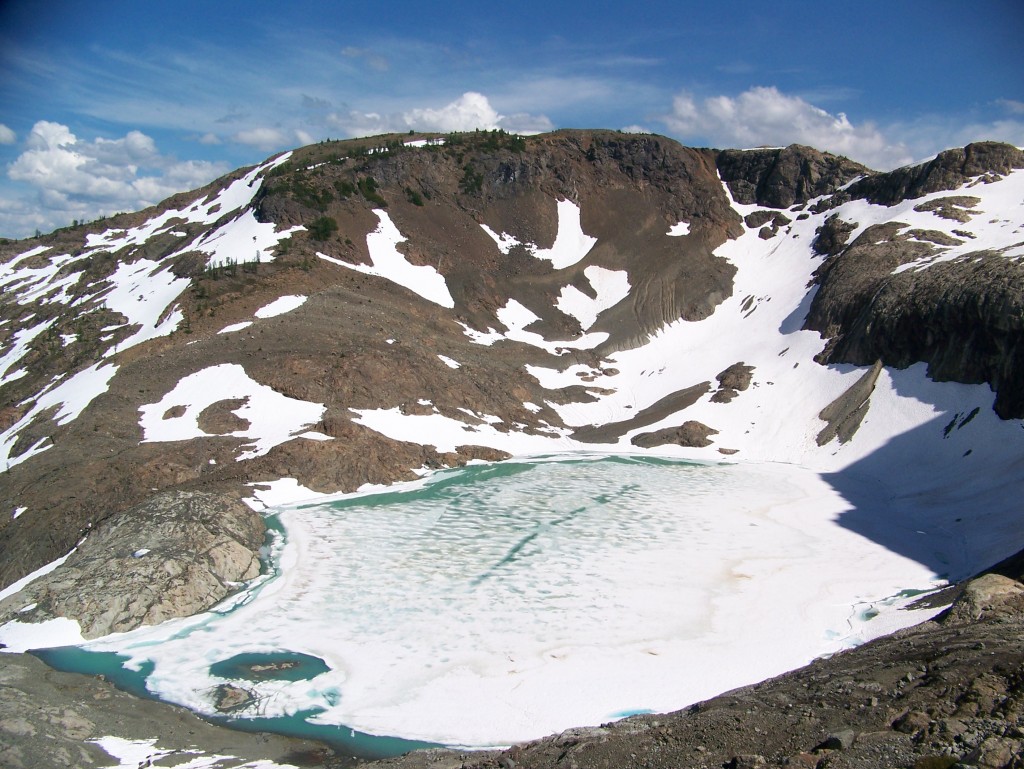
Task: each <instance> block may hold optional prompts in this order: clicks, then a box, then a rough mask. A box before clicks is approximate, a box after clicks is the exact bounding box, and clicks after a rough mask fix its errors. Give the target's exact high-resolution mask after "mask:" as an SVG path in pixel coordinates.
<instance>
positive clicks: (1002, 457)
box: [822, 372, 1024, 587]
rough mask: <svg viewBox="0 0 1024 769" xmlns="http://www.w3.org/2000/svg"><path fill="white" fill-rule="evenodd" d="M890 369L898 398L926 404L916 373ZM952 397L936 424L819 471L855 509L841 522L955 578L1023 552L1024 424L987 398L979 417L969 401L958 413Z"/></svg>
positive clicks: (838, 518) (942, 405) (896, 551)
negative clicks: (914, 384) (999, 413)
mask: <svg viewBox="0 0 1024 769" xmlns="http://www.w3.org/2000/svg"><path fill="white" fill-rule="evenodd" d="M894 373H895V374H896V375H897V376H896V378H895V380H894V381H895V384H896V389H897V392H900V394H901V395H914V396H915V397H918V398H921V396H922V393H920V392H916V391H912V388H911V387H909V386H908V383H909V382H910V381H911V378H910V377H906V378H903V377H901V376H900V374H901V372H894ZM901 378H902V379H904V381H903V384H901V382H900V379H901ZM952 387H958V385H952ZM922 399H923V400H926V399H924V398H922ZM953 401H954V398H950V400H949V401H948V402H945V403H942V404H934V405H935V406H936V408H937V409H938V410H940V414H939V415H938V416H936V417H935V418H934V419H932V420H930V421H928V422H926V423H924V424H922V425H920V426H918V427H916V428H914V429H912V430H910V431H908V432H905V433H903V434H900V435H897V436H895V437H893V438H892V439H891V440H889V441H888V442H887V443H885V444H884V445H883V446H881V447H880V448H879V449H877V450H876V451H874V452H872V453H871V454H869V455H868V456H866V457H864V458H862V459H860V460H858V461H856V462H854V463H853V464H851V465H849V466H848V467H846V468H845V469H843V470H841V471H838V472H834V473H823V474H822V478H823V479H824V480H825V481H826V482H827V483H829V484H830V485H831V486H832V487H833V488H834V489H835V490H836V491H837V492H839V493H840V494H841V495H842V496H843V498H844V499H846V501H847V502H848V503H849V504H850V505H851V508H850V509H849V510H847V511H845V512H843V513H841V514H840V515H839V516H838V517H837V522H838V523H839V525H841V526H843V527H844V528H846V529H848V530H850V531H853V532H856V533H857V534H860V535H861V536H864V537H867V538H868V539H870V540H872V541H874V542H877V543H878V544H880V545H882V546H883V547H885V548H887V549H888V550H890V551H892V552H894V553H898V554H900V555H902V556H905V557H907V558H910V559H912V560H914V561H916V562H918V563H920V564H923V565H924V566H927V567H928V568H930V569H931V570H932V571H933V572H934V573H935V574H936V575H938V576H940V577H942V578H945V579H948V580H951V581H952V580H958V579H963V578H965V577H968V576H971V575H973V574H976V573H978V572H979V571H982V570H983V569H986V568H988V567H990V566H992V565H993V564H995V563H997V562H999V561H1001V560H1002V559H1004V558H1007V557H1009V556H1011V555H1013V554H1015V553H1017V552H1018V551H1020V550H1021V549H1022V548H1024V504H1021V496H1022V493H1024V451H1022V450H1021V449H1022V448H1024V429H1022V428H1024V425H1022V423H1021V422H1020V421H1019V420H1013V421H1008V422H1006V421H1002V420H998V418H996V417H995V415H994V414H993V413H992V412H991V402H989V403H988V404H987V405H983V406H982V407H981V411H982V412H984V411H985V410H986V409H987V413H984V414H983V415H981V418H980V419H975V417H976V416H979V415H980V412H979V411H978V410H977V409H970V408H964V407H963V404H966V403H969V402H970V401H969V400H967V399H963V398H962V399H961V400H960V407H959V408H951V407H950V405H949V404H950V403H952V402H953ZM974 402H975V403H976V402H977V399H974ZM972 423H973V424H972ZM855 440H856V439H855ZM907 587H913V586H910V585H908V586H907Z"/></svg>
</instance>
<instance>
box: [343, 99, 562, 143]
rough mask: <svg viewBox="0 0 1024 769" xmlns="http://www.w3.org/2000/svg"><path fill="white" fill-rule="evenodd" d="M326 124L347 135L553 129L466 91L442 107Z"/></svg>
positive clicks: (541, 119) (356, 115)
mask: <svg viewBox="0 0 1024 769" xmlns="http://www.w3.org/2000/svg"><path fill="white" fill-rule="evenodd" d="M327 121H328V124H329V125H331V126H332V127H334V128H339V129H341V130H342V131H344V132H345V133H346V134H347V135H349V136H370V135H373V134H378V133H390V132H395V133H404V132H406V131H409V130H414V131H438V132H448V131H473V130H475V129H477V128H479V129H483V130H493V129H495V128H502V129H505V130H506V131H511V132H513V133H540V132H542V131H550V130H551V129H552V128H553V125H552V123H551V121H550V120H549V119H548V118H547V117H546V116H544V115H531V114H527V113H517V114H514V115H502V114H500V113H499V112H498V111H497V110H496V109H495V108H494V107H493V106H492V105H491V102H490V100H489V99H488V98H487V97H486V96H484V95H483V94H482V93H477V92H475V91H467V92H466V93H464V94H462V96H460V97H459V98H458V99H456V100H455V101H452V102H449V103H448V104H445V105H444V106H442V107H416V108H412V109H407V110H405V111H404V112H400V113H395V114H390V115H382V114H381V113H379V112H359V111H355V110H352V111H350V112H347V113H344V114H339V113H333V114H331V115H329V116H328V118H327Z"/></svg>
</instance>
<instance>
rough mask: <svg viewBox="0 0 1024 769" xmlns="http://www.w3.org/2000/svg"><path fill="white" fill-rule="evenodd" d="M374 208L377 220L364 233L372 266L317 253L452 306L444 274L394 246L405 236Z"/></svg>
mask: <svg viewBox="0 0 1024 769" xmlns="http://www.w3.org/2000/svg"><path fill="white" fill-rule="evenodd" d="M373 212H374V213H375V214H376V215H377V218H378V219H379V220H380V224H379V225H378V226H377V229H375V230H374V231H373V232H371V233H370V234H369V235H367V236H366V247H367V248H368V249H369V250H370V261H371V262H372V263H373V264H372V266H369V265H365V264H349V263H348V262H344V261H342V260H340V259H335V258H334V257H331V256H327V255H326V254H320V253H318V254H317V256H319V257H320V258H321V259H325V260H327V261H329V262H331V263H332V264H337V265H339V266H341V267H345V268H347V269H349V270H355V271H356V272H361V273H364V274H366V275H376V276H378V277H381V278H385V279H387V280H390V281H391V282H392V283H397V284H398V285H400V286H404V287H405V288H407V289H409V290H410V291H412V292H413V293H416V294H419V295H420V296H422V297H423V298H424V299H427V300H429V301H431V302H433V303H434V304H439V305H441V306H442V307H448V308H449V309H450V308H452V307H454V306H455V300H454V299H452V295H451V293H450V292H449V291H448V284H447V283H445V280H444V276H443V275H442V274H441V273H439V272H438V271H437V270H436V269H434V268H433V267H431V266H430V265H415V264H411V263H410V262H409V261H408V260H407V259H406V258H405V255H404V254H403V253H401V252H400V251H399V250H398V248H397V246H398V244H399V243H404V242H405V240H406V238H405V236H404V235H402V233H401V232H399V231H398V228H397V227H396V226H395V224H394V222H392V221H391V217H390V216H388V214H387V211H384V210H383V209H379V208H375V209H374V211H373Z"/></svg>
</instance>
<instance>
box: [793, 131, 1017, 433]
mask: <svg viewBox="0 0 1024 769" xmlns="http://www.w3.org/2000/svg"><path fill="white" fill-rule="evenodd" d="M1022 167H1024V152H1022V151H1021V150H1018V149H1017V148H1015V147H1010V146H1008V145H1003V144H995V143H985V144H972V145H968V146H967V147H965V148H964V149H962V150H950V151H948V152H944V153H941V154H940V155H939V156H938V157H937V158H935V159H934V160H932V161H931V162H929V163H925V164H923V165H920V166H915V167H912V168H907V169H899V170H897V171H893V172H891V173H888V174H878V175H874V176H871V177H869V178H866V179H863V180H861V181H858V182H856V183H854V184H853V185H851V186H850V187H849V189H848V190H847V191H846V192H844V193H841V194H840V195H839V196H837V198H838V199H832V200H828V201H824V202H823V203H822V204H820V205H821V207H823V208H824V207H828V206H832V205H835V204H837V203H839V202H840V201H845V200H847V199H852V200H857V199H862V198H863V199H866V200H868V201H870V202H872V203H880V204H883V205H887V206H895V205H896V204H898V203H905V202H906V201H914V200H918V199H920V198H921V197H922V196H924V195H926V194H928V193H935V192H940V191H947V190H957V189H959V188H961V187H965V192H969V191H970V189H976V188H977V185H984V184H987V183H991V182H992V181H994V180H996V179H998V178H1000V176H1001V175H1003V174H1006V173H1009V172H1010V171H1012V170H1013V169H1015V168H1022ZM979 202H980V201H979V199H978V198H977V197H972V196H971V195H969V194H967V195H950V196H944V197H933V198H932V199H931V200H929V201H928V202H926V203H922V204H918V205H914V206H913V207H912V208H911V209H910V210H909V211H907V213H908V214H910V216H913V215H914V214H922V213H931V214H934V216H935V217H936V221H937V222H941V221H943V220H944V221H945V222H948V223H951V226H948V227H946V228H943V229H942V230H940V229H927V230H926V229H922V228H918V227H915V226H913V225H912V224H908V223H907V221H910V217H908V219H907V221H901V220H900V219H899V217H898V216H896V217H894V219H893V221H890V222H886V223H885V224H877V225H873V226H869V227H867V228H866V229H863V231H862V232H861V233H860V235H859V236H858V237H857V238H856V239H855V240H854V241H853V242H852V243H850V244H849V245H845V243H844V241H843V240H842V239H839V238H838V237H837V235H838V234H840V233H849V232H851V231H852V230H853V229H854V228H856V224H855V223H850V222H844V221H843V220H842V219H840V218H838V217H834V218H832V219H830V220H828V222H827V223H826V225H825V226H824V227H823V228H822V230H821V232H820V234H819V239H818V241H817V242H816V248H817V249H818V251H819V253H823V254H827V255H828V256H829V257H830V258H829V260H828V261H826V262H825V263H824V264H823V265H822V267H821V268H820V269H819V272H818V280H819V284H820V288H819V291H818V293H817V294H816V296H815V297H814V302H813V304H812V306H811V310H810V314H809V315H808V318H807V327H808V328H812V329H815V330H817V331H820V332H821V333H822V334H823V335H824V336H825V337H826V338H828V339H829V344H828V346H827V347H826V348H825V350H824V351H823V352H822V354H821V356H820V358H819V359H820V360H821V361H822V362H831V363H840V362H842V363H855V364H857V365H869V364H871V363H872V362H874V361H875V360H881V361H882V362H883V363H885V364H886V365H890V366H895V367H897V368H905V367H907V366H909V365H911V364H913V363H916V362H919V361H924V362H927V363H928V371H929V374H930V375H931V376H932V377H933V378H935V379H936V380H940V381H955V382H970V383H981V382H986V383H988V384H989V385H990V386H991V387H992V389H993V390H994V391H995V392H996V399H995V405H994V407H995V409H996V411H997V413H999V415H1000V416H1002V417H1004V418H1016V419H1019V418H1021V417H1024V389H1022V384H1021V383H1022V378H1021V374H1022V373H1024V350H1022V348H1021V344H1020V340H1021V334H1022V331H1024V326H1022V324H1024V312H1022V310H1024V281H1022V278H1024V272H1022V267H1021V262H1020V260H1019V258H1006V251H1008V250H1010V251H1012V250H1013V249H1014V248H1017V249H1018V250H1019V246H1015V245H1014V241H1015V240H1016V242H1017V243H1018V244H1019V243H1021V242H1024V232H1022V231H1021V230H1020V228H1019V226H1016V225H1014V224H1012V223H1010V222H1007V221H998V220H989V221H987V222H986V221H984V220H983V217H984V214H983V213H981V212H979V211H976V210H975V207H976V206H977V204H978V203H979ZM905 208H906V206H905ZM957 225H959V226H957ZM979 225H980V226H982V227H984V226H986V225H987V226H990V227H991V226H996V227H1000V226H1001V227H1002V228H1003V229H1009V230H1011V233H1010V237H1009V239H1008V241H1007V245H1006V247H1004V248H1003V249H985V248H974V247H973V245H972V241H973V240H975V239H976V238H977V234H976V233H975V232H974V227H976V226H979ZM1007 225H1011V226H1009V227H1007ZM944 230H950V231H944ZM948 253H955V254H956V257H955V258H953V259H949V258H946V257H944V255H945V254H948Z"/></svg>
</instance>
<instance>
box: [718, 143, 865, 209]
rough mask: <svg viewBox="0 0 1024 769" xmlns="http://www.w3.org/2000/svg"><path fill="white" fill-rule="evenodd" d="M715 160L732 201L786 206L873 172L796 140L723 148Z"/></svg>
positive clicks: (823, 193) (830, 191)
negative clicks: (784, 144) (753, 147)
mask: <svg viewBox="0 0 1024 769" xmlns="http://www.w3.org/2000/svg"><path fill="white" fill-rule="evenodd" d="M716 162H717V165H718V172H719V174H720V175H721V177H722V181H723V182H725V183H726V185H727V186H728V187H729V191H730V192H731V193H732V196H733V197H734V198H735V199H736V202H738V203H744V204H747V205H751V204H754V203H756V204H757V205H760V206H767V207H769V208H789V207H790V206H792V205H795V204H797V203H806V202H807V201H808V200H811V199H812V198H816V197H819V196H821V195H831V194H832V193H834V192H836V191H837V190H839V189H840V188H841V187H842V186H844V185H846V184H848V183H849V182H851V181H852V180H854V179H856V178H857V177H859V176H864V175H866V174H872V173H874V172H873V171H871V170H870V169H868V168H867V167H866V166H862V165H861V164H860V163H854V162H853V161H852V160H848V159H847V158H844V157H838V156H836V155H828V154H825V153H823V152H819V151H818V150H816V149H813V148H811V147H804V146H802V145H799V144H793V145H790V146H789V147H785V148H781V149H780V148H773V149H757V150H724V151H722V152H720V153H718V157H717V160H716Z"/></svg>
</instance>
